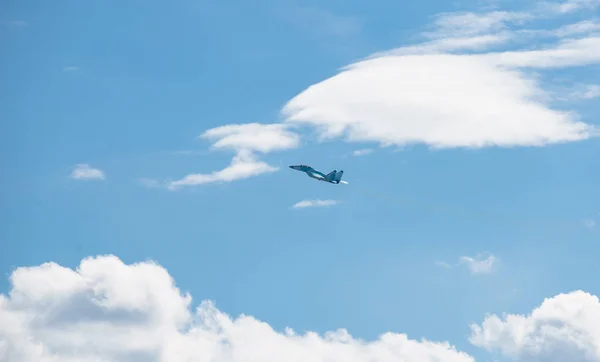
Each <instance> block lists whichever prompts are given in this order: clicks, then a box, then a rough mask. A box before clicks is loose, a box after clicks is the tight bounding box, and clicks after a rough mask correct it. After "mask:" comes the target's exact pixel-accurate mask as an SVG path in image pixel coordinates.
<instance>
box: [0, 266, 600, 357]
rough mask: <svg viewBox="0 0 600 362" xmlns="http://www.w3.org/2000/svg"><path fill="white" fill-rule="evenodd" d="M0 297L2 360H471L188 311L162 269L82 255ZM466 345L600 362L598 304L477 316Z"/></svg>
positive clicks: (416, 346) (399, 340)
mask: <svg viewBox="0 0 600 362" xmlns="http://www.w3.org/2000/svg"><path fill="white" fill-rule="evenodd" d="M10 282H11V289H10V292H9V293H8V294H7V295H4V294H0V320H1V321H2V323H0V360H1V361H10V362H58V361H61V362H63V361H66V362H70V361H72V362H75V361H78V362H91V361H121V362H138V361H139V362H141V361H144V362H153V361H156V362H159V361H164V362H184V361H185V362H187V361H189V362H192V361H212V362H250V361H264V362H281V361H298V362H300V361H302V362H303V361H330V362H336V361H339V362H367V361H368V362H395V361H405V362H427V361H430V362H434V361H435V362H439V361H444V362H475V359H474V358H473V357H472V356H470V355H468V354H466V353H464V352H460V351H457V350H456V349H455V348H454V347H452V345H450V344H449V343H448V342H433V341H428V340H415V339H410V338H409V337H408V336H407V335H405V334H401V333H394V332H386V333H383V334H381V336H380V337H379V338H378V339H377V340H373V341H365V340H361V339H358V338H356V337H353V336H351V335H350V334H349V333H348V331H346V330H345V329H343V328H342V329H338V330H335V331H330V332H327V333H325V334H324V335H319V334H317V333H314V332H307V333H305V334H303V335H299V334H296V333H295V332H294V331H293V330H292V329H290V328H287V329H285V330H284V331H276V330H274V329H273V328H272V327H271V326H270V325H269V324H267V323H266V322H264V321H260V320H258V319H256V318H255V317H252V316H247V315H240V316H238V317H235V318H233V317H231V316H229V315H227V314H225V313H224V312H222V311H220V310H218V309H217V308H216V306H215V304H214V303H213V302H211V301H202V302H201V303H200V304H199V306H198V307H197V308H196V309H192V298H191V296H190V295H189V294H187V293H182V292H181V291H180V290H179V289H178V288H177V286H176V284H175V281H174V280H173V279H172V277H171V276H170V275H169V273H168V272H167V270H165V269H164V268H162V267H161V266H160V265H158V264H156V263H154V262H141V263H136V264H125V263H123V262H122V261H121V260H120V259H119V258H117V257H115V256H111V255H107V256H97V257H89V258H86V259H84V260H82V261H81V263H80V265H79V266H78V267H77V268H76V269H70V268H66V267H63V266H61V265H58V264H56V263H44V264H42V265H39V266H34V267H20V268H17V269H16V270H14V271H13V273H12V274H11V276H10ZM471 330H472V334H471V336H470V341H471V343H473V344H474V345H475V346H479V347H482V348H484V349H486V350H489V351H492V352H495V353H500V354H501V355H503V356H505V357H508V358H511V359H512V360H514V361H522V362H524V361H529V362H536V361H545V362H564V361H586V362H598V361H600V303H599V302H598V298H597V297H596V296H593V295H590V294H588V293H585V292H582V291H575V292H572V293H567V294H560V295H557V296H555V297H553V298H549V299H546V300H545V301H544V302H543V303H542V304H541V305H540V306H539V307H537V308H536V309H534V310H533V312H532V313H531V314H530V315H507V316H503V317H498V316H496V315H489V316H486V317H485V319H484V320H483V323H482V324H481V325H478V324H473V325H472V326H471Z"/></svg>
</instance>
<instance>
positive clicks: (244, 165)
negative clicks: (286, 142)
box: [168, 152, 279, 190]
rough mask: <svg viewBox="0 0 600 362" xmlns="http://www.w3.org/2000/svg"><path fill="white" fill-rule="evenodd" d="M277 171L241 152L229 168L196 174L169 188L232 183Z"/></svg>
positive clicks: (174, 183) (172, 184)
mask: <svg viewBox="0 0 600 362" xmlns="http://www.w3.org/2000/svg"><path fill="white" fill-rule="evenodd" d="M277 170H279V168H277V167H273V166H270V165H268V164H267V163H265V162H261V161H257V160H256V159H254V156H253V155H252V154H250V153H246V152H240V153H238V154H237V155H236V156H235V157H234V158H233V160H232V161H231V164H230V165H229V166H227V167H226V168H224V169H222V170H220V171H213V172H211V173H209V174H201V173H196V174H191V175H187V176H185V177H184V178H182V179H180V180H177V181H173V182H171V183H170V184H169V186H168V187H169V189H170V190H177V189H179V188H180V187H182V186H196V185H206V184H211V183H217V182H231V181H236V180H241V179H246V178H249V177H252V176H258V175H261V174H264V173H269V172H275V171H277Z"/></svg>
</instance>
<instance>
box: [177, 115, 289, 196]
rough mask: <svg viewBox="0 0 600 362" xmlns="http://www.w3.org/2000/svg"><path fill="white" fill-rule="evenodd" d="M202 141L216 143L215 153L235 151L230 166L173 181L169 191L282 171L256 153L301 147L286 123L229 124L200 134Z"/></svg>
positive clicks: (214, 145) (213, 146) (214, 146)
mask: <svg viewBox="0 0 600 362" xmlns="http://www.w3.org/2000/svg"><path fill="white" fill-rule="evenodd" d="M200 138H201V139H206V140H209V141H212V142H213V145H212V146H211V149H213V150H230V151H235V152H236V155H235V156H234V157H233V159H232V161H231V164H230V165H229V166H228V167H226V168H224V169H222V170H220V171H213V172H212V173H208V174H202V173H196V174H190V175H187V176H185V177H183V178H181V179H179V180H176V181H172V182H170V183H169V184H168V188H169V189H171V190H176V189H178V188H180V187H181V186H194V185H204V184H210V183H216V182H231V181H235V180H241V179H245V178H249V177H252V176H258V175H261V174H264V173H271V172H275V171H277V170H279V168H278V167H274V166H271V165H269V164H267V163H265V162H262V161H259V160H258V159H257V156H256V153H263V154H265V153H268V152H272V151H276V150H285V149H290V148H295V147H298V145H299V142H300V138H299V136H298V135H297V134H296V133H294V132H292V131H290V130H288V128H287V126H286V125H283V124H260V123H247V124H229V125H225V126H220V127H216V128H212V129H209V130H207V131H206V132H204V133H203V134H202V135H200Z"/></svg>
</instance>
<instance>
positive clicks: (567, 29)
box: [554, 20, 600, 37]
mask: <svg viewBox="0 0 600 362" xmlns="http://www.w3.org/2000/svg"><path fill="white" fill-rule="evenodd" d="M599 30H600V23H599V22H597V21H591V20H584V21H580V22H578V23H575V24H569V25H565V26H562V27H560V28H558V29H556V30H555V31H554V34H555V35H556V36H558V37H566V36H571V35H577V34H585V33H591V32H594V31H599Z"/></svg>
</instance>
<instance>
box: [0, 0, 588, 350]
mask: <svg viewBox="0 0 600 362" xmlns="http://www.w3.org/2000/svg"><path fill="white" fill-rule="evenodd" d="M3 8H4V11H3V12H2V16H1V20H2V29H1V38H2V43H3V49H4V51H3V55H4V56H2V57H1V58H0V64H1V65H2V67H1V68H0V77H1V82H0V92H1V95H2V99H4V100H5V101H4V102H2V104H0V118H1V119H2V120H3V121H2V134H3V135H4V137H3V142H2V143H1V146H0V147H1V149H2V155H3V157H2V161H3V162H2V164H3V170H4V172H3V173H2V174H1V175H0V177H1V180H2V185H3V187H2V188H1V191H0V192H1V193H2V194H1V195H2V200H3V202H2V203H1V206H0V212H1V214H0V215H1V216H2V226H1V230H2V231H1V233H0V237H1V239H2V252H1V253H0V270H1V271H2V273H3V278H2V279H1V280H0V291H1V292H2V293H3V294H5V295H8V292H9V291H10V290H11V288H14V287H13V286H11V283H10V280H9V277H10V275H11V273H13V271H14V270H15V268H19V267H26V266H39V265H41V264H42V263H45V262H55V263H58V264H60V265H62V266H64V267H68V268H76V267H77V266H78V265H79V264H80V262H81V260H82V259H84V258H86V257H90V256H97V255H114V256H116V257H118V258H119V259H120V260H122V261H123V262H124V263H126V264H130V263H137V262H144V261H149V260H153V261H155V262H156V263H158V264H160V265H161V266H162V267H164V268H165V269H166V270H167V271H168V272H169V274H170V275H171V276H172V277H173V279H174V280H175V282H176V285H177V287H179V288H181V290H182V291H184V292H189V293H190V294H191V295H192V297H193V300H194V302H193V304H194V305H196V304H198V303H199V302H200V301H202V300H213V301H215V303H216V306H217V308H218V309H219V310H220V311H222V312H224V313H228V314H230V315H232V316H237V315H239V314H247V315H250V316H253V317H255V318H257V319H259V320H262V321H265V322H267V323H268V324H269V325H270V326H272V327H273V328H274V329H275V330H277V331H282V330H283V329H284V328H285V327H290V328H293V329H294V330H296V331H298V332H299V333H303V332H305V331H315V332H317V333H325V332H326V331H329V330H335V329H337V328H346V329H348V331H349V333H350V334H352V336H354V337H356V338H363V339H367V340H374V339H376V338H378V336H379V335H381V334H383V333H385V332H388V331H392V332H395V333H406V334H408V337H409V338H411V339H417V340H419V339H420V338H427V339H429V340H433V341H449V342H450V343H451V344H453V345H455V346H456V347H457V349H458V350H461V351H464V352H466V353H468V354H469V355H471V356H473V357H474V358H476V360H477V361H492V356H493V358H497V360H502V359H501V358H510V357H511V356H509V355H508V354H506V353H504V354H498V355H496V354H492V353H488V352H487V351H485V349H484V348H480V347H481V346H484V345H485V346H488V347H493V348H497V349H499V350H501V351H505V350H508V349H510V347H507V346H509V344H510V342H507V341H506V340H504V339H502V338H501V337H497V338H493V333H491V334H490V335H489V336H488V338H490V340H487V341H485V343H484V342H481V343H480V344H479V345H476V343H471V342H470V341H469V336H470V335H471V330H470V329H469V326H470V324H472V323H476V324H481V323H482V321H483V320H484V318H485V317H486V315H487V314H488V313H494V314H497V315H498V316H501V315H502V313H515V314H522V315H527V314H528V313H530V312H531V311H532V309H534V308H537V307H538V306H540V304H541V303H542V302H543V301H544V298H552V297H555V296H557V295H558V294H559V293H570V292H573V291H575V290H583V291H585V292H587V293H590V294H592V295H594V294H595V295H597V294H598V293H600V285H599V284H598V282H597V278H596V277H595V276H596V275H598V273H599V272H600V266H598V263H597V258H596V255H598V253H599V252H600V234H599V233H598V225H599V224H600V208H599V207H598V205H599V203H600V193H599V192H598V191H597V190H598V185H599V184H600V172H599V171H598V170H600V167H598V166H600V161H599V158H598V154H600V144H599V143H598V141H597V139H596V137H595V136H596V135H597V134H598V132H597V128H596V127H598V126H600V120H599V118H600V107H599V104H600V103H599V101H600V37H599V36H600V22H599V20H598V19H599V18H600V13H599V12H598V11H599V9H600V7H599V6H598V3H597V2H596V1H593V0H571V1H567V2H562V3H561V2H549V3H544V4H543V3H539V2H538V3H534V2H522V3H521V2H514V1H456V2H442V1H433V2H426V3H425V2H423V3H420V2H393V1H374V2H360V1H349V2H348V1H346V2H340V1H333V0H328V1H324V2H323V1H321V2H316V1H305V2H293V1H274V0H272V1H271V0H270V1H262V2H257V3H256V4H253V3H251V2H241V1H239V2H233V1H220V2H201V1H187V0H186V1H176V2H170V3H168V4H167V3H166V2H158V1H129V2H80V1H71V0H63V1H59V2H43V1H20V2H17V1H10V2H8V3H6V4H5V5H4V7H3ZM374 54H376V56H374ZM372 57H374V58H372ZM359 61H361V63H358V64H356V62H359ZM362 61H364V62H362ZM351 64H354V65H353V66H352V67H350V68H346V67H347V66H349V65H351ZM344 69H345V71H344V72H342V70H344ZM340 72H342V73H340ZM356 151H360V152H356ZM355 153H363V154H360V155H359V154H355ZM232 159H233V161H232ZM232 162H233V163H232ZM301 163H302V164H309V165H312V166H313V167H315V168H317V169H319V170H321V171H324V172H325V173H327V172H329V171H331V170H333V169H337V170H344V179H345V180H347V181H348V182H349V184H347V185H344V184H340V185H330V184H326V183H321V182H317V181H315V180H313V179H309V178H308V177H306V176H305V175H302V174H301V173H298V172H296V171H293V170H290V169H289V168H288V167H287V166H288V165H292V164H301ZM77 165H79V166H77ZM86 165H87V166H86ZM76 170H79V171H76ZM219 171H222V172H219ZM190 175H191V176H190ZM311 200H330V201H331V202H329V204H328V205H326V206H324V205H322V206H318V205H315V206H313V207H304V208H298V207H293V206H294V205H295V204H297V203H299V202H301V201H311ZM317 204H318V203H317ZM574 298H575V297H574ZM557 303H558V302H557ZM590 308H597V309H594V310H596V311H597V310H600V307H598V306H595V305H593V306H592V307H590ZM565 318H566V317H565ZM567 322H568V323H572V325H577V323H576V322H573V321H567ZM567 322H565V323H567ZM568 323H567V324H568ZM506 328H510V323H509V322H506ZM532 333H533V332H532ZM585 333H588V334H589V335H590V336H591V337H590V338H592V339H594V338H596V337H598V338H600V332H595V331H592V330H587V331H586V332H585ZM490 336H491V337H490ZM48 343H50V342H48ZM515 343H516V342H515ZM547 343H549V344H550V342H547ZM599 344H600V342H599ZM551 347H552V346H551V345H548V346H546V345H544V348H548V349H549V348H551ZM503 348H505V349H503ZM532 350H533V349H532ZM542 350H543V348H542ZM569 351H571V350H570V349H569ZM571 352H572V351H571ZM571 352H569V353H571ZM580 352H581V351H580V350H577V351H576V352H572V353H580ZM57 353H58V352H57ZM519 353H520V354H517V357H515V360H520V359H519V358H526V357H528V358H532V357H531V356H532V355H531V354H527V353H533V352H531V351H529V350H526V351H525V350H519ZM540 353H541V352H540ZM581 353H583V352H581ZM594 353H596V354H595V355H594V356H595V357H594V358H597V359H598V360H600V355H598V354H597V352H594ZM524 356H525V357H524ZM540 356H541V355H536V357H537V358H542V357H543V356H542V357H540ZM507 360H510V359H507ZM590 360H593V361H596V359H590ZM457 361H458V359H457Z"/></svg>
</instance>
